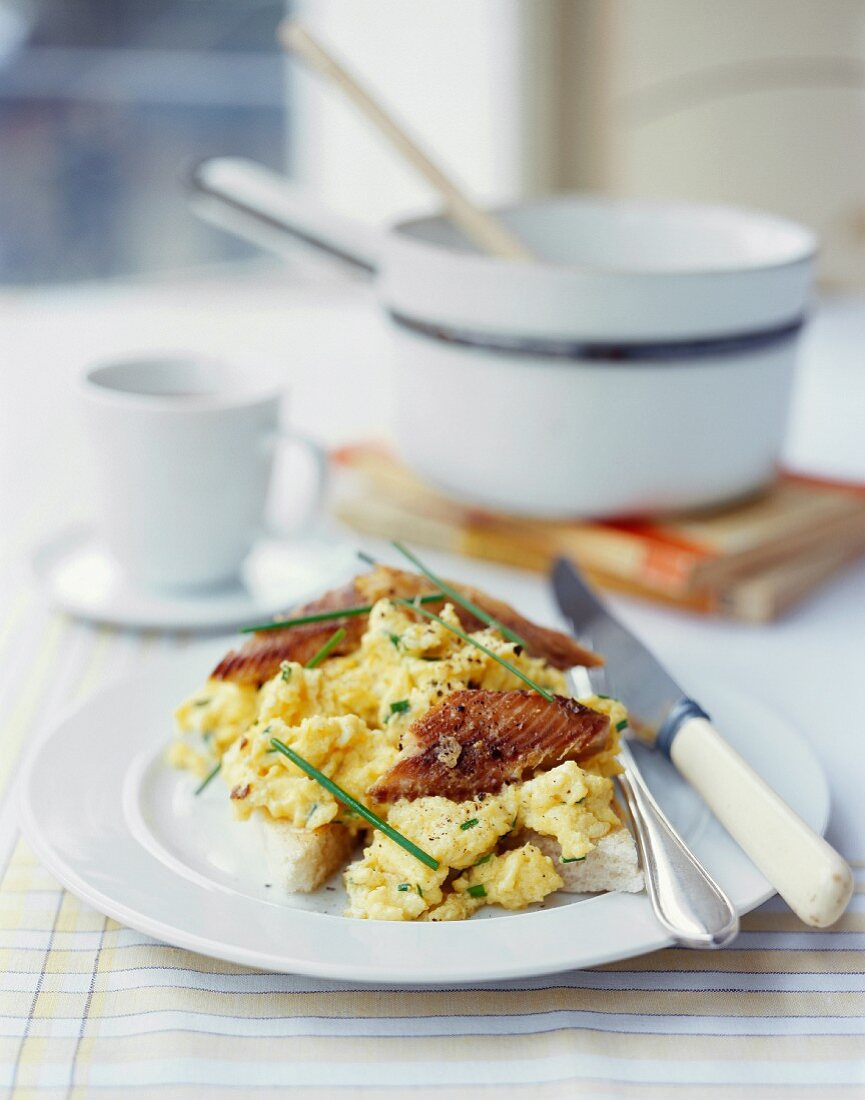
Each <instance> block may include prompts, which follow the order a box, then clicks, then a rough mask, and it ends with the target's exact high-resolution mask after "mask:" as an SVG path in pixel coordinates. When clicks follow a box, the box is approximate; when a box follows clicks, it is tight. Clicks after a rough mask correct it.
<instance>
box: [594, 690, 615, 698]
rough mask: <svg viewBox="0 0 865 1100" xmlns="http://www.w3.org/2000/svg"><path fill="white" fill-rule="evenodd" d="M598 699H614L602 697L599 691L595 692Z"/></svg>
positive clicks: (608, 696) (609, 696)
mask: <svg viewBox="0 0 865 1100" xmlns="http://www.w3.org/2000/svg"><path fill="white" fill-rule="evenodd" d="M595 695H596V696H597V698H598V699H612V695H601V693H600V692H599V691H596V692H595Z"/></svg>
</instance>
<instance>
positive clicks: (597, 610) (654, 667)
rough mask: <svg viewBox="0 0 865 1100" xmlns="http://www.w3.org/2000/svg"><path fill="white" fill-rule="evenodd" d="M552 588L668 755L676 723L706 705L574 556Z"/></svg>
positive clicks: (637, 720) (637, 718) (638, 724)
mask: <svg viewBox="0 0 865 1100" xmlns="http://www.w3.org/2000/svg"><path fill="white" fill-rule="evenodd" d="M553 590H554V592H555V595H556V600H557V601H558V605H559V609H560V610H561V612H562V614H563V615H564V616H565V617H566V618H567V619H568V620H569V621H570V624H571V627H572V629H573V631H574V634H575V635H576V636H577V637H578V638H580V639H582V640H584V641H587V642H589V643H590V644H591V646H592V648H593V649H594V650H595V651H596V652H598V653H600V654H602V655H603V657H604V659H605V661H606V667H607V669H608V670H611V672H610V676H611V677H614V678H615V684H614V685H613V684H612V683H611V687H612V688H613V691H614V694H615V695H616V697H617V698H621V700H622V702H623V703H625V705H626V706H627V708H628V711H629V712H630V714H631V716H632V724H633V725H634V728H635V729H638V730H639V731H640V733H641V734H647V735H649V736H651V737H652V738H653V739H654V740H655V745H656V748H658V749H660V750H661V751H662V752H664V753H665V754H667V755H669V751H670V745H671V743H672V740H673V738H674V737H675V735H676V732H677V731H678V729H679V728H680V727H681V726H682V724H683V723H684V722H685V721H687V719H688V718H708V715H707V714H706V712H705V711H704V710H703V708H702V707H701V706H700V705H699V703H697V702H696V701H695V700H693V699H691V698H690V697H689V696H688V695H687V694H686V693H685V692H684V691H683V690H682V688H681V687H680V686H679V685H678V684H677V683H676V681H675V680H674V679H673V677H672V676H671V675H670V673H669V672H668V671H667V670H666V669H665V668H664V666H663V665H662V664H661V662H660V661H659V660H658V659H657V657H655V656H654V654H653V653H651V652H650V651H649V650H648V649H647V648H646V647H645V646H644V645H643V643H642V642H641V641H640V640H639V638H636V637H635V636H634V635H633V634H631V632H630V631H629V630H627V629H626V628H625V627H624V626H622V624H621V623H620V622H619V620H618V619H616V618H615V617H614V616H613V615H611V614H610V612H609V611H607V609H606V608H605V607H604V605H603V604H602V603H601V602H600V600H598V599H597V598H596V597H595V595H594V594H593V593H592V592H591V590H590V589H589V588H588V586H587V585H586V584H585V582H584V581H583V579H582V578H581V577H580V575H579V573H578V572H577V571H576V569H575V568H574V566H573V565H572V564H571V562H569V561H567V560H566V559H564V558H560V559H559V560H558V561H557V562H556V564H555V566H554V568H553Z"/></svg>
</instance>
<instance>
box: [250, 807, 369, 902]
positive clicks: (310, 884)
mask: <svg viewBox="0 0 865 1100" xmlns="http://www.w3.org/2000/svg"><path fill="white" fill-rule="evenodd" d="M253 816H254V818H255V822H256V826H257V828H258V833H259V836H260V837H261V843H262V845H263V847H264V857H265V859H266V861H267V867H268V872H269V874H270V876H271V878H272V879H273V880H274V882H276V883H279V885H280V886H281V887H282V888H283V889H284V890H285V891H286V892H287V893H289V894H311V893H312V892H313V890H317V889H318V888H319V886H321V885H322V884H323V883H324V882H326V881H327V879H329V878H330V876H331V875H332V874H333V873H334V872H335V871H338V870H339V869H340V868H341V867H343V866H344V865H345V864H346V862H347V861H348V858H349V856H350V855H351V853H352V850H353V848H354V845H355V837H354V836H352V834H351V833H350V832H349V830H348V829H346V827H345V826H344V825H335V824H331V825H323V826H322V827H321V828H320V829H297V828H295V826H294V825H291V824H289V822H287V821H279V820H277V819H276V818H273V817H271V816H270V814H268V813H265V812H263V811H261V810H259V811H257V812H256V813H255V814H254V815H253Z"/></svg>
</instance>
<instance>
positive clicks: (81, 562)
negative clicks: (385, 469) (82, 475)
mask: <svg viewBox="0 0 865 1100" xmlns="http://www.w3.org/2000/svg"><path fill="white" fill-rule="evenodd" d="M32 564H33V568H34V570H35V572H36V575H37V577H38V578H39V580H40V581H41V582H42V584H44V585H45V587H46V589H47V590H48V593H49V595H50V596H51V598H52V600H53V601H54V602H55V603H56V604H57V605H58V606H60V607H62V608H63V610H64V611H68V612H69V614H70V615H75V616H77V617H78V618H82V619H92V620H94V621H96V622H100V623H110V624H112V625H114V626H131V627H146V628H152V629H160V628H161V629H166V630H217V629H228V628H231V627H237V626H243V625H245V624H247V623H254V622H259V621H261V620H262V619H267V618H270V617H271V616H272V615H274V614H276V613H278V612H280V611H284V610H285V609H286V608H289V607H291V606H293V605H295V604H298V603H302V602H303V601H304V600H306V599H309V598H311V597H312V596H314V595H316V594H317V593H319V592H321V591H323V590H325V589H327V588H330V587H332V586H333V582H334V581H335V580H337V579H338V578H341V577H342V576H343V575H345V576H348V575H349V574H350V573H351V572H352V571H353V570H352V567H353V566H354V565H356V561H355V549H354V547H353V546H350V545H349V544H348V543H345V542H338V541H336V540H334V539H331V538H327V537H324V536H321V537H320V536H315V535H304V536H302V537H298V538H292V539H278V538H263V539H261V540H260V541H259V542H258V543H257V544H256V545H255V547H254V548H253V549H252V550H251V551H250V553H249V555H248V557H247V558H246V560H245V561H244V563H243V565H242V567H241V571H240V576H239V578H238V580H237V582H236V583H235V584H231V585H225V586H224V587H221V588H215V589H208V590H206V591H202V592H193V593H184V592H177V593H164V594H161V593H156V592H149V591H148V590H147V589H143V588H139V587H137V586H136V585H134V584H132V583H131V582H130V581H129V580H128V579H127V578H126V577H125V576H124V573H123V570H122V569H121V568H120V566H119V565H118V563H117V562H116V561H115V560H114V558H113V557H112V556H111V554H110V552H109V551H108V549H107V548H106V547H105V546H104V545H103V543H102V542H101V541H100V540H99V538H98V537H97V536H96V534H95V533H94V531H93V530H92V529H91V528H90V527H72V528H68V529H67V530H65V531H61V532H60V533H58V534H57V535H55V536H54V537H53V538H52V539H50V540H49V541H48V542H45V543H43V544H42V545H41V546H40V547H39V548H38V549H37V550H36V551H35V552H34V554H33V557H32Z"/></svg>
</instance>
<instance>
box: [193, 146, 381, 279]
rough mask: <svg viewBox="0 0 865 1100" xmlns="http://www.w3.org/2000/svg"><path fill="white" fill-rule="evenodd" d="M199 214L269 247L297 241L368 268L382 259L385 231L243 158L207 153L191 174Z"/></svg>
mask: <svg viewBox="0 0 865 1100" xmlns="http://www.w3.org/2000/svg"><path fill="white" fill-rule="evenodd" d="M188 192H189V199H190V203H191V205H192V207H193V209H194V210H195V212H196V213H197V214H199V215H200V216H201V217H203V218H205V219H206V220H207V221H211V222H214V223H215V224H216V225H218V226H219V227H220V228H222V229H227V230H228V231H229V232H230V233H234V234H236V235H237V236H240V237H243V238H245V239H246V240H249V241H252V242H253V243H254V244H257V245H259V246H261V247H262V248H266V249H269V250H270V251H272V252H277V253H284V252H285V251H286V250H287V249H288V247H289V245H291V246H292V247H296V243H297V241H298V240H301V241H304V242H305V243H307V244H309V245H312V246H313V247H315V248H318V249H320V250H322V251H324V252H328V253H330V254H331V255H333V256H336V257H337V258H339V259H340V260H343V261H345V262H346V263H349V264H351V265H352V266H354V267H356V268H360V269H361V270H363V271H365V272H367V273H370V274H372V273H375V272H376V271H378V269H379V267H380V264H381V252H382V246H383V243H384V233H382V232H381V231H380V230H377V229H374V228H372V227H371V226H367V225H363V224H362V223H361V222H355V221H352V220H351V219H350V218H343V217H341V216H340V215H339V214H334V213H332V212H331V211H329V210H325V209H323V208H322V207H320V206H319V205H318V204H317V203H316V202H315V201H314V200H313V199H311V198H310V196H309V195H308V194H307V193H305V192H304V191H303V190H302V189H301V188H299V187H296V186H294V185H293V184H292V183H290V181H289V180H288V179H286V177H285V176H281V175H280V174H279V173H278V172H273V171H271V169H269V168H265V167H264V165H262V164H256V163H255V161H252V160H247V159H245V158H243V157H210V158H209V159H207V160H203V161H201V162H200V163H199V164H197V165H196V166H195V167H194V168H193V169H192V171H191V173H190V174H189V179H188Z"/></svg>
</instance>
